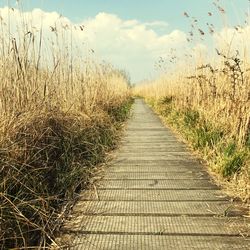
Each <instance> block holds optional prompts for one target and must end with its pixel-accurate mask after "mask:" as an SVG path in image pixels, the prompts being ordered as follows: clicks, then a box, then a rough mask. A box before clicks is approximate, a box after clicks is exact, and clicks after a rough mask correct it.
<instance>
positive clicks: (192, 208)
mask: <svg viewBox="0 0 250 250" xmlns="http://www.w3.org/2000/svg"><path fill="white" fill-rule="evenodd" d="M231 210H232V204H231V203H230V202H229V201H228V198H227V197H226V196H225V195H224V194H223V193H222V192H221V191H220V190H219V188H218V187H217V186H216V185H215V184H214V183H213V182H212V181H211V179H210V177H209V175H208V174H207V172H206V171H205V168H204V167H202V166H201V165H200V164H199V163H198V161H196V160H195V159H194V158H193V157H192V156H191V154H190V152H188V151H187V149H186V147H185V145H184V144H183V143H181V142H179V141H178V140H177V139H176V137H175V136H174V135H173V133H172V132H171V131H170V130H168V129H166V128H165V127H164V126H163V125H162V123H161V122H160V120H159V118H158V117H157V116H156V115H155V114H154V113H153V112H152V111H151V110H150V109H149V107H148V106H146V105H145V104H144V102H143V101H142V100H136V102H135V105H134V111H133V117H132V118H131V119H130V121H129V123H128V127H127V130H126V133H125V135H124V139H123V145H122V147H121V148H120V149H119V150H118V151H117V153H116V158H115V159H114V160H113V162H112V164H111V166H110V167H109V168H108V169H107V171H106V175H105V177H104V179H103V180H102V182H101V184H100V186H99V187H98V189H97V190H96V192H92V195H91V196H89V197H85V200H84V199H82V200H80V201H79V202H78V204H77V205H76V206H75V209H74V214H73V219H72V220H71V221H69V222H68V223H67V224H66V225H65V227H64V229H63V230H64V231H65V233H67V234H68V235H69V236H72V235H74V240H73V238H70V237H69V239H72V242H73V243H74V244H75V247H72V248H71V249H82V250H87V249H88V250H104V249H105V250H137V249H142V250H144V249H145V250H153V249H164V250H165V249H173V250H178V249H202V250H203V249H211V250H215V249H230V250H231V249H250V242H249V240H248V239H245V238H243V237H242V236H240V235H241V234H242V233H244V226H243V224H244V221H243V220H244V219H243V218H237V217H234V216H225V215H227V214H230V212H229V211H231Z"/></svg>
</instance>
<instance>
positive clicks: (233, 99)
mask: <svg viewBox="0 0 250 250" xmlns="http://www.w3.org/2000/svg"><path fill="white" fill-rule="evenodd" d="M217 7H218V11H219V12H221V15H222V17H223V18H224V17H225V15H226V14H225V11H224V9H223V8H222V7H220V6H219V5H218V6H217ZM184 15H185V16H186V18H188V19H190V16H189V14H188V13H186V12H185V13H184ZM209 15H212V14H211V13H210V12H209ZM197 22H198V21H197V20H194V21H192V22H191V23H192V27H193V31H192V32H190V34H191V35H190V36H192V37H190V39H196V40H197V41H201V39H203V37H204V32H203V31H202V30H200V29H198V28H197V27H196V26H195V24H196V23H197ZM245 25H246V26H247V25H248V22H246V23H245ZM209 27H210V33H211V35H214V34H213V33H214V30H213V29H212V28H211V25H210V26H209ZM239 27H241V28H239ZM214 29H215V28H214ZM227 29H228V33H230V32H233V34H234V36H233V38H235V40H237V39H238V40H239V38H241V40H240V41H241V42H240V43H239V42H238V40H237V42H236V43H234V41H235V40H234V39H233V38H232V40H228V41H227V42H228V43H220V44H218V42H217V43H216V42H214V44H213V47H212V49H211V50H210V51H209V53H210V54H211V55H206V54H205V53H202V51H200V52H199V53H198V55H197V54H195V53H194V54H193V55H187V57H189V56H190V57H192V58H191V60H190V59H188V58H184V59H183V61H182V64H181V70H180V68H178V67H177V68H176V69H175V71H172V72H171V73H168V74H167V73H166V74H164V75H163V76H161V77H160V78H159V79H157V80H155V81H151V82H147V83H144V84H143V83H142V84H140V85H138V86H136V87H135V89H134V93H135V95H138V96H141V97H144V98H145V99H146V101H147V102H148V103H149V104H151V106H152V107H153V108H154V109H155V110H156V112H158V113H159V114H160V115H161V116H162V118H163V120H164V121H165V122H166V123H167V124H168V125H169V126H171V127H173V128H174V129H175V130H176V131H177V132H178V133H180V134H181V135H182V137H183V138H185V140H187V141H188V142H189V143H190V145H191V146H192V147H193V149H194V150H196V152H198V153H199V154H200V156H201V157H202V158H203V159H205V160H206V161H207V163H208V164H209V167H210V169H211V170H212V171H213V172H215V173H217V174H218V176H220V177H222V178H221V181H222V182H224V184H225V185H224V186H225V187H226V188H229V190H230V192H231V193H232V192H233V194H234V195H235V196H239V197H241V198H242V199H243V200H248V199H249V194H250V193H249V187H250V186H249V174H250V173H249V171H250V169H249V166H250V67H249V48H248V46H247V43H246V41H245V40H244V38H246V37H247V35H249V32H248V29H247V28H245V27H244V26H240V25H239V26H237V27H227ZM195 34H196V35H195ZM224 35H225V34H224ZM237 37H238V38H237ZM164 64H165V61H164V60H163V59H162V58H161V59H160V66H162V67H164Z"/></svg>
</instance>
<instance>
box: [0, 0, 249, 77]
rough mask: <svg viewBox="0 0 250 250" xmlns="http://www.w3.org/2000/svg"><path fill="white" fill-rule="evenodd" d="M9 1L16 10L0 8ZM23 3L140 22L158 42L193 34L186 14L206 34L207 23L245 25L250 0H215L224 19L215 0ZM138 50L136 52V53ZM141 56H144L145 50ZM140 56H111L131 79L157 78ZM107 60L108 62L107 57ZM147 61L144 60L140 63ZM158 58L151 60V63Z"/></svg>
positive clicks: (28, 7)
mask: <svg viewBox="0 0 250 250" xmlns="http://www.w3.org/2000/svg"><path fill="white" fill-rule="evenodd" d="M7 2H10V5H12V6H14V7H15V6H16V5H15V3H16V1H14V0H9V1H7V0H0V7H4V6H6V4H7ZM20 2H21V3H22V6H23V9H24V10H25V11H32V9H34V8H40V9H42V10H43V11H45V12H52V11H55V12H57V13H59V14H62V15H63V16H65V17H67V18H68V19H70V20H71V21H72V22H73V23H81V22H83V21H84V20H85V21H86V20H88V19H91V18H92V19H94V18H95V17H96V16H97V15H98V14H99V13H108V14H113V15H115V16H116V17H117V18H119V19H120V20H122V21H126V20H137V21H138V22H139V23H140V24H141V25H142V24H144V25H145V27H146V29H147V30H148V31H150V29H151V30H152V31H153V32H155V33H156V34H157V36H159V37H158V38H159V40H161V38H162V36H164V35H169V34H171V32H173V31H180V32H185V33H188V32H189V31H190V22H189V20H188V19H187V18H185V17H184V15H183V13H184V12H187V13H188V15H189V16H190V18H189V19H190V20H191V17H195V19H197V20H198V27H199V28H201V29H202V30H204V31H207V27H206V23H212V24H213V25H214V26H215V27H217V30H218V31H219V30H220V29H222V27H223V26H225V25H229V26H234V25H237V24H239V23H242V22H244V19H245V16H244V12H247V11H248V10H249V1H248V0H220V1H218V0H215V2H216V3H218V4H219V5H220V6H222V7H223V8H224V9H225V10H226V15H224V16H223V15H221V14H220V12H219V11H218V10H217V9H216V7H215V6H214V5H213V1H212V0H174V1H172V0H89V1H83V0H71V1H69V0H20ZM208 12H211V13H212V16H209V15H208ZM111 19H112V18H111V16H110V20H111ZM99 20H100V18H99ZM105 20H106V19H105ZM155 21H158V22H159V21H162V22H165V23H167V24H168V25H154V27H153V25H151V26H150V28H149V27H148V26H147V24H148V23H151V24H152V23H153V22H155ZM111 25H112V23H111ZM91 27H92V26H91ZM119 34H120V33H119ZM117 36H119V35H117ZM118 38H119V37H118ZM101 39H109V37H108V36H103V37H101ZM209 41H210V40H209V39H208V41H207V42H204V43H209ZM128 43H129V41H128ZM139 43H140V42H138V43H137V44H139ZM131 46H132V45H131ZM145 46H146V44H145ZM178 48H179V47H178ZM178 48H177V49H178ZM154 49H155V47H154ZM135 51H136V50H133V53H135ZM141 53H142V54H143V52H142V51H141ZM145 53H147V52H145ZM100 56H101V50H100ZM139 56H140V53H138V58H135V57H133V58H131V60H133V62H132V61H129V60H126V59H125V58H123V57H124V55H121V57H120V60H118V61H119V62H118V61H116V60H117V58H118V57H119V55H115V56H114V55H113V56H111V57H110V61H111V62H112V63H113V64H118V66H119V67H124V68H125V69H126V70H128V71H131V75H132V79H134V81H139V80H141V79H143V78H147V77H151V76H153V75H154V73H153V67H152V66H153V64H154V62H153V61H152V62H148V63H147V65H145V68H146V69H147V70H145V68H144V69H139V68H138V67H139V66H138V65H140V58H139ZM104 57H105V60H109V57H108V55H105V56H104ZM114 58H116V59H114ZM149 58H150V57H148V59H149ZM146 59H147V58H146V57H144V58H142V59H141V61H145V60H146ZM155 59H156V58H152V60H155ZM136 62H137V63H136ZM129 63H130V64H131V63H132V64H133V66H131V67H130V66H129V65H128V64H129ZM135 67H136V68H135ZM150 67H151V68H152V69H151V71H152V73H149V74H148V75H147V74H146V72H148V71H149V69H150ZM151 71H150V72H151ZM137 72H138V74H137Z"/></svg>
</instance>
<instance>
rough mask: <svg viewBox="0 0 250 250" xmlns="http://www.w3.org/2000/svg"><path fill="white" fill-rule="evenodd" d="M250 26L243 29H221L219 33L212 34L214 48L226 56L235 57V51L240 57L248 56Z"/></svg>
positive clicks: (239, 27) (249, 50) (249, 53)
mask: <svg viewBox="0 0 250 250" xmlns="http://www.w3.org/2000/svg"><path fill="white" fill-rule="evenodd" d="M249 37H250V25H249V24H248V25H246V26H244V27H241V26H236V27H228V28H223V29H222V30H221V31H220V32H217V33H215V34H214V36H213V38H214V42H215V47H216V48H217V49H218V50H219V51H220V52H223V53H225V54H227V55H235V54H236V50H237V51H238V52H239V53H240V56H242V57H249V55H250V43H249Z"/></svg>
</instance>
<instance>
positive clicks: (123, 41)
mask: <svg viewBox="0 0 250 250" xmlns="http://www.w3.org/2000/svg"><path fill="white" fill-rule="evenodd" d="M9 12H11V23H12V27H13V28H12V30H11V31H12V35H13V36H15V34H16V27H17V26H19V27H20V25H21V26H22V22H23V20H24V19H25V22H27V23H29V24H28V25H27V27H26V30H27V31H28V30H30V29H32V30H33V31H35V30H37V31H39V29H40V27H41V23H42V27H43V33H44V41H45V40H48V39H54V38H53V37H55V34H53V32H51V30H52V27H56V29H57V30H58V31H59V30H63V32H64V37H65V39H70V36H71V31H72V30H73V32H72V39H73V41H74V42H75V43H76V44H77V45H78V46H80V45H81V44H82V43H84V44H85V46H86V47H85V48H90V49H93V50H94V51H95V55H96V57H98V58H100V59H104V60H107V61H109V62H111V63H112V64H114V65H115V66H118V67H120V68H124V69H126V70H128V71H129V72H130V73H131V76H132V79H133V80H134V81H137V80H141V79H142V78H146V77H148V76H153V71H154V69H153V68H154V63H155V61H156V60H157V59H158V57H159V56H162V55H167V54H168V53H169V51H170V50H171V48H175V49H176V50H177V51H183V50H184V47H185V46H187V41H186V34H185V33H184V32H182V31H180V30H173V31H172V32H170V33H166V34H164V35H160V34H158V33H157V32H156V29H157V28H159V27H161V28H164V27H167V26H168V24H167V23H166V22H163V21H158V20H155V21H153V22H144V23H143V22H140V21H138V20H123V19H121V18H120V17H118V16H117V15H114V14H109V13H104V12H102V13H99V14H97V15H96V16H95V17H92V18H89V19H87V20H83V21H82V22H81V23H73V22H72V21H70V20H69V19H68V18H65V17H61V16H60V15H59V14H58V13H56V12H44V11H42V10H40V9H34V10H33V11H31V12H26V13H23V14H24V15H23V17H25V18H23V17H21V16H20V13H19V11H18V10H16V9H15V10H14V11H12V10H11V11H9V9H8V8H2V9H0V16H1V17H2V19H3V20H4V21H5V22H7V20H8V15H9ZM80 26H81V27H80ZM67 27H71V29H69V30H68V31H67ZM81 29H82V30H81Z"/></svg>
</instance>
